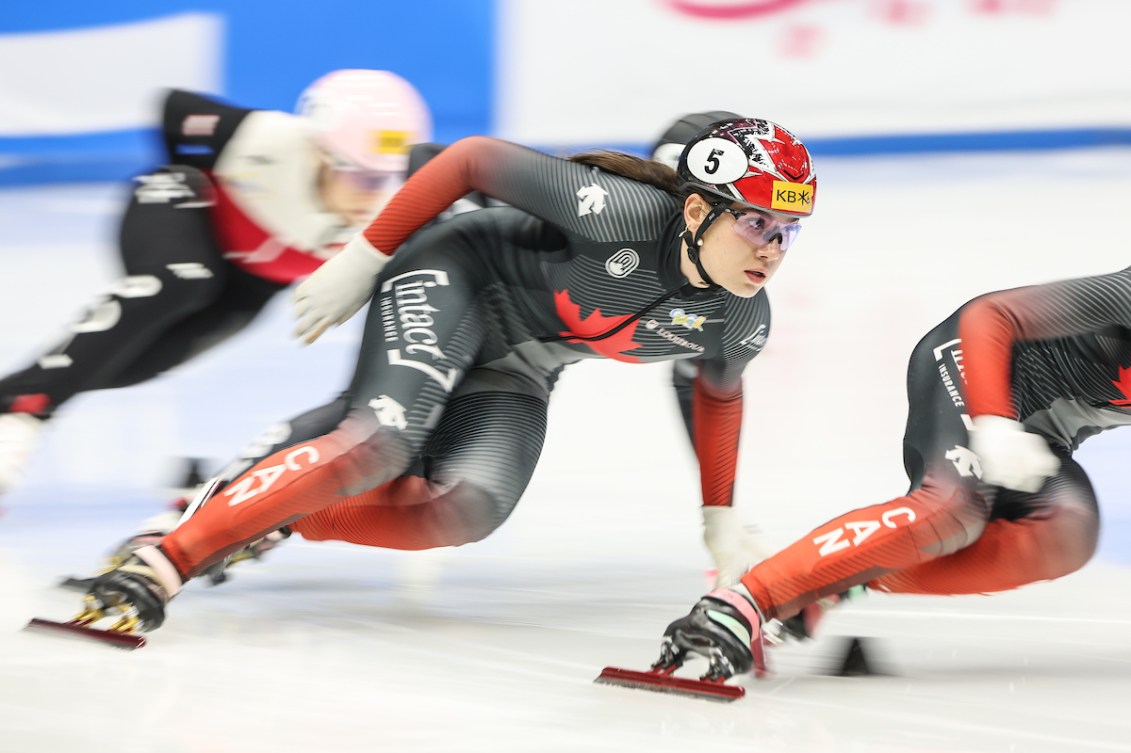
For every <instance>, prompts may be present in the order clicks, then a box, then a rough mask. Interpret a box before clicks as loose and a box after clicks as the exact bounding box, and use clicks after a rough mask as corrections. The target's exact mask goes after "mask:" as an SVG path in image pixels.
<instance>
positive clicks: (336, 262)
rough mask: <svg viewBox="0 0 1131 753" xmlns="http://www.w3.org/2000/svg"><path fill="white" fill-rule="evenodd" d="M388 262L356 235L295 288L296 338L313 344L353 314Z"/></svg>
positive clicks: (370, 294)
mask: <svg viewBox="0 0 1131 753" xmlns="http://www.w3.org/2000/svg"><path fill="white" fill-rule="evenodd" d="M388 261H389V257H388V256H386V255H385V254H383V253H381V252H380V251H378V250H377V249H375V248H373V246H372V244H370V243H369V241H368V240H366V239H365V236H364V235H362V234H360V233H359V234H358V235H355V236H354V237H353V239H352V240H350V242H349V243H347V244H346V245H345V247H344V248H343V249H342V250H341V251H339V252H338V253H337V254H335V255H334V256H333V257H331V258H330V259H329V260H328V261H327V262H326V263H325V264H323V265H322V266H321V267H319V268H318V269H316V270H314V273H313V274H311V275H310V277H307V278H306V280H304V281H303V282H302V283H301V284H300V285H299V286H298V287H296V288H295V292H294V313H295V319H297V320H298V321H297V323H296V325H295V331H294V335H295V337H298V338H301V339H302V340H303V342H305V343H308V344H309V343H312V342H314V341H315V340H317V339H318V338H319V337H320V336H321V335H322V333H323V332H325V331H326V330H328V329H329V328H330V327H332V326H334V325H337V324H342V323H344V322H346V321H347V320H348V319H349V318H350V317H351V316H353V315H354V314H356V313H357V311H358V309H360V308H361V307H362V306H364V305H365V302H366V301H368V300H369V299H370V297H371V296H372V295H373V288H374V286H375V285H376V284H377V275H378V273H379V272H380V271H381V269H382V268H383V267H384V266H385V264H386V262H388Z"/></svg>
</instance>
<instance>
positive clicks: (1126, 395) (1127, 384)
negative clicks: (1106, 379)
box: [1111, 366, 1131, 408]
mask: <svg viewBox="0 0 1131 753" xmlns="http://www.w3.org/2000/svg"><path fill="white" fill-rule="evenodd" d="M1111 383H1112V384H1114V385H1115V388H1116V389H1117V390H1119V391H1120V392H1121V393H1123V399H1122V400H1112V401H1111V404H1112V405H1118V406H1120V407H1123V408H1126V407H1129V406H1131V366H1129V367H1123V366H1120V367H1119V379H1118V380H1115V379H1113V380H1112V382H1111Z"/></svg>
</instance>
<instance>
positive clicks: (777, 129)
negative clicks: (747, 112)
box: [678, 118, 817, 216]
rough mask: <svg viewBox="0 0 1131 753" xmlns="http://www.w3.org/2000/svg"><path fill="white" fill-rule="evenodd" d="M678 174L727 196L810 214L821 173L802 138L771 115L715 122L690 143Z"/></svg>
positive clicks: (727, 198)
mask: <svg viewBox="0 0 1131 753" xmlns="http://www.w3.org/2000/svg"><path fill="white" fill-rule="evenodd" d="M678 172H679V176H680V177H681V178H682V179H683V180H684V181H686V182H687V183H691V184H693V185H694V186H695V187H697V188H699V189H703V190H705V191H707V192H709V193H712V194H715V195H716V196H719V197H722V198H724V199H726V200H727V201H738V202H742V203H744V204H749V205H750V206H753V207H758V208H759V209H767V210H770V211H773V212H781V213H783V214H791V215H800V216H806V215H810V214H812V213H813V203H814V200H815V199H816V195H817V174H816V173H815V172H814V171H813V160H812V158H811V157H810V156H809V150H808V149H806V148H805V145H804V144H802V143H801V140H800V139H798V138H797V137H796V136H794V135H793V134H792V133H790V132H789V131H787V130H786V129H784V128H782V127H781V126H780V125H778V124H776V123H771V122H770V121H768V120H758V119H753V118H742V119H738V120H728V121H725V122H722V123H715V124H714V125H712V126H711V127H710V128H708V129H705V130H703V131H700V132H699V134H698V135H697V136H696V137H695V138H693V139H692V140H691V141H689V142H688V143H687V146H686V147H685V148H684V150H683V154H681V155H680V158H679V168H678Z"/></svg>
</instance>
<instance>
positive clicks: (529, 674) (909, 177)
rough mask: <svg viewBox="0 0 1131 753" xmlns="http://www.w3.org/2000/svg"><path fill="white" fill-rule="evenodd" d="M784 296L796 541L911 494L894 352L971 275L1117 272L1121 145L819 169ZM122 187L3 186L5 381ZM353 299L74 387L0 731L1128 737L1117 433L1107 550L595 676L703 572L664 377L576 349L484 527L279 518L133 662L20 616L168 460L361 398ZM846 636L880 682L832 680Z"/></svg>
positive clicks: (49, 334)
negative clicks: (334, 321) (334, 527)
mask: <svg viewBox="0 0 1131 753" xmlns="http://www.w3.org/2000/svg"><path fill="white" fill-rule="evenodd" d="M818 167H819V170H820V175H821V186H820V193H819V198H818V206H817V212H816V215H815V216H814V218H813V219H812V220H811V221H809V222H808V223H807V226H806V228H805V231H804V232H803V233H802V236H801V239H800V241H799V242H798V245H797V246H796V247H795V248H794V249H792V250H791V251H790V257H789V258H788V259H787V260H786V262H785V263H784V264H783V266H782V268H781V270H780V271H779V273H778V276H777V277H776V278H775V279H774V280H773V281H772V282H771V283H770V287H769V293H770V296H771V299H772V300H773V302H774V314H775V322H774V332H773V334H772V336H771V338H770V342H769V344H768V345H767V347H766V349H765V351H764V352H763V354H762V355H761V356H760V357H759V358H758V359H756V361H755V362H754V363H753V364H752V366H751V368H750V369H749V371H748V375H747V383H746V384H747V391H746V403H745V410H746V423H745V426H744V435H743V444H742V458H741V467H740V473H739V478H738V484H737V500H738V502H737V507H738V508H739V510H740V511H741V513H742V515H743V517H744V518H745V519H747V520H748V521H750V522H756V523H758V524H759V525H760V526H761V527H762V529H763V530H764V532H765V535H766V536H767V537H768V538H769V539H770V540H772V541H773V542H775V543H778V544H782V545H784V544H786V543H788V542H790V541H792V540H793V539H794V538H796V537H798V536H800V535H802V534H803V533H805V532H806V531H808V530H809V529H810V528H812V527H813V526H814V525H816V524H818V523H820V522H822V521H823V520H825V519H827V518H829V517H831V516H833V515H835V514H838V513H839V512H842V511H845V510H848V509H851V508H854V507H859V506H863V505H865V504H870V503H874V502H880V501H883V500H886V499H889V498H891V497H894V496H897V495H899V494H901V493H902V492H903V491H904V489H905V486H906V479H905V477H904V476H903V473H902V468H901V465H900V458H901V455H900V438H901V436H902V430H903V428H902V422H903V419H904V416H905V412H906V405H905V393H904V386H903V384H904V368H905V365H906V359H907V355H908V354H909V353H910V350H911V348H912V347H913V346H914V344H915V342H916V341H917V339H918V337H919V336H920V335H922V334H923V333H924V332H926V331H927V329H929V328H930V327H931V326H932V325H933V324H934V323H936V322H937V321H938V320H940V319H942V318H943V317H945V316H947V315H948V314H949V313H950V312H951V311H953V310H954V309H955V308H956V307H957V306H958V305H960V304H961V303H962V302H964V301H965V300H967V299H968V298H970V297H972V296H973V295H976V294H978V293H981V292H985V291H988V290H992V289H995V288H1000V287H1014V286H1018V285H1023V284H1027V283H1034V282H1041V281H1046V280H1051V279H1056V278H1061V277H1072V276H1081V275H1086V274H1093V273H1100V272H1106V271H1112V270H1115V269H1119V268H1122V267H1124V266H1127V265H1128V263H1131V258H1129V255H1128V251H1127V248H1128V246H1127V242H1126V240H1125V239H1126V238H1127V237H1129V236H1131V217H1129V216H1128V214H1127V212H1126V209H1125V207H1126V202H1127V197H1128V196H1131V151H1128V150H1084V151H1064V152H1034V153H1023V154H1013V155H1004V156H1003V155H991V156H986V155H959V156H931V157H916V158H886V159H868V160H864V159H829V160H824V161H822V162H820V163H819V164H818ZM122 191H123V188H122V187H121V186H105V185H98V186H69V187H51V188H35V189H28V188H24V189H7V190H4V191H2V192H0V317H3V321H4V322H5V324H4V326H3V327H0V368H2V369H4V370H8V369H13V368H16V367H19V366H22V365H23V364H24V362H25V361H26V360H27V359H29V358H31V357H33V355H34V354H35V353H36V352H37V350H38V349H39V348H41V347H42V346H43V345H45V344H47V343H49V342H50V341H51V340H52V339H53V338H56V337H58V336H59V333H61V332H62V329H63V327H64V326H65V325H66V323H67V322H68V321H70V320H72V319H73V318H74V317H75V315H76V314H77V313H78V311H79V310H80V308H81V307H82V305H84V304H85V303H86V302H87V301H88V300H89V299H90V298H91V297H92V296H93V295H94V294H96V293H98V292H99V291H100V290H103V289H105V288H106V287H107V286H108V285H109V284H110V282H111V281H112V279H113V277H114V276H115V275H116V269H115V266H114V257H113V255H112V246H113V235H114V225H115V222H116V217H117V212H118V210H119V207H120V206H121V201H122ZM359 323H360V322H359V321H354V322H350V323H349V324H347V325H346V326H345V327H343V328H341V329H340V330H338V331H336V332H335V333H333V335H332V336H329V337H327V338H324V340H323V341H320V342H319V343H317V344H315V345H314V346H311V347H309V348H300V347H299V346H297V345H295V344H294V343H293V342H292V341H290V340H289V339H288V333H289V331H290V323H289V318H288V309H287V305H286V301H284V300H283V299H282V298H280V299H279V300H277V301H275V302H274V303H273V305H272V306H271V307H270V309H269V310H268V311H267V312H266V314H265V316H264V317H263V318H262V319H261V320H260V321H258V322H257V323H256V324H255V325H254V326H253V327H252V328H251V329H250V330H249V331H247V332H245V333H243V334H242V335H241V336H239V337H237V338H236V339H234V340H232V341H230V342H229V343H226V344H225V345H223V346H221V347H220V348H218V349H216V350H215V351H213V352H212V353H210V354H208V355H206V356H204V357H202V358H201V359H198V360H197V361H195V362H194V363H192V364H190V365H188V366H186V367H184V368H181V369H178V370H176V371H174V372H172V373H170V374H168V375H166V376H165V377H163V378H161V379H158V380H155V381H153V382H151V383H149V384H146V385H141V386H139V387H136V388H132V389H129V390H120V391H117V392H107V393H97V394H90V395H84V396H81V397H79V398H77V399H76V400H74V401H73V402H72V403H70V404H69V405H68V406H67V407H66V409H65V410H64V411H63V413H62V414H61V415H60V416H59V418H58V420H56V421H55V422H54V423H53V425H52V426H51V427H50V429H49V432H48V434H47V436H46V437H45V442H44V444H43V446H42V447H41V448H40V451H39V452H38V453H37V454H36V456H35V460H34V462H33V463H32V466H31V468H30V472H29V478H28V479H27V482H26V483H25V484H24V485H23V486H21V487H19V488H18V489H17V490H15V491H14V492H12V493H11V494H9V495H8V496H7V497H5V498H4V499H2V500H0V504H2V505H3V506H4V508H5V512H4V515H3V516H2V517H0V753H8V752H9V751H11V752H12V753H40V752H47V751H49V752H54V751H59V752H60V753H63V752H66V753H71V752H72V751H77V750H92V751H110V752H112V753H134V752H135V751H136V752H138V753H141V752H143V751H144V752H146V753H150V752H151V751H161V752H162V753H228V752H231V753H259V752H260V751H262V752H263V753H289V752H290V751H335V752H336V753H352V752H353V751H373V750H385V751H445V752H448V751H476V752H478V751H483V752H484V753H511V752H512V751H513V752H518V751H522V752H523V753H527V752H533V751H555V752H556V751H563V752H564V751H570V752H573V751H648V752H653V751H655V752H659V753H662V752H665V751H673V752H675V751H679V752H681V753H682V752H684V751H688V750H696V749H703V750H707V749H710V750H742V751H782V753H840V752H843V753H889V752H890V753H952V752H953V753H958V752H963V753H1033V752H1041V753H1045V752H1046V751H1047V752H1049V753H1052V752H1053V751H1055V752H1056V753H1064V752H1065V751H1071V752H1072V753H1077V752H1085V751H1120V750H1131V717H1129V716H1128V715H1127V703H1128V699H1129V698H1131V599H1128V598H1127V588H1128V583H1129V577H1128V576H1129V575H1131V572H1129V568H1131V549H1129V546H1131V500H1129V499H1128V491H1129V486H1131V485H1129V484H1128V482H1127V480H1126V479H1127V473H1126V468H1127V456H1128V449H1129V448H1131V432H1125V433H1124V432H1111V433H1109V434H1107V435H1102V436H1100V437H1097V438H1094V439H1092V440H1089V442H1088V443H1087V444H1086V445H1085V446H1084V447H1083V448H1082V449H1081V451H1080V452H1079V453H1078V455H1077V457H1078V459H1079V460H1080V461H1081V463H1082V464H1083V465H1084V467H1085V468H1086V469H1088V470H1089V472H1090V473H1091V476H1092V480H1093V482H1094V484H1095V486H1096V489H1097V492H1098V494H1099V497H1100V504H1101V508H1102V511H1103V513H1104V516H1105V527H1104V531H1103V534H1102V541H1101V547H1100V552H1099V554H1098V555H1097V557H1096V558H1095V560H1093V562H1092V563H1090V564H1089V565H1088V566H1086V567H1085V568H1084V569H1083V570H1082V571H1080V572H1078V573H1076V574H1073V575H1071V576H1069V577H1066V578H1064V579H1062V580H1060V581H1058V582H1055V583H1046V584H1038V585H1034V586H1030V587H1027V588H1024V589H1021V590H1018V591H1015V592H1011V593H1007V594H999V595H996V596H992V597H960V598H926V597H915V598H909V597H896V596H885V595H870V596H869V597H867V598H866V599H864V600H862V601H859V602H853V603H850V604H849V605H847V606H846V607H845V608H843V609H842V610H840V611H838V612H835V613H833V614H832V615H831V616H830V618H829V619H828V620H827V622H826V623H825V624H824V626H823V632H822V634H821V636H820V638H819V640H817V641H814V642H812V643H810V644H808V645H805V646H793V647H788V648H784V649H780V650H775V651H774V652H773V654H772V657H771V662H772V664H773V668H774V670H775V673H774V675H773V676H772V678H770V679H767V680H761V681H755V680H753V679H752V678H744V679H743V680H742V683H743V684H744V685H745V686H746V688H747V696H746V697H745V698H744V699H742V700H740V701H738V702H736V703H733V704H716V703H709V702H706V701H700V700H695V699H687V698H679V697H674V696H665V695H658V694H651V693H645V692H642V691H632V690H625V689H621V688H611V687H606V686H598V685H594V684H592V679H593V677H595V676H596V674H597V673H598V672H599V671H600V669H601V668H602V667H603V666H605V665H609V664H612V665H619V666H626V667H634V668H644V667H646V666H647V664H648V663H649V662H651V661H652V660H653V659H654V658H655V655H656V651H657V646H658V639H659V636H660V635H661V634H662V632H663V629H664V627H665V626H666V625H667V624H668V622H670V621H671V620H672V619H675V618H676V617H679V616H681V615H683V614H685V613H686V612H687V610H688V609H689V608H690V606H691V605H692V604H693V603H694V602H695V600H696V599H697V598H698V596H699V595H701V593H703V592H704V590H706V586H705V580H704V569H705V568H706V567H707V565H708V561H707V555H706V553H705V551H704V550H703V548H702V546H701V544H700V541H699V518H698V510H697V506H698V498H697V495H698V482H697V478H696V472H695V467H694V464H693V462H692V456H691V454H690V452H689V450H688V447H687V446H686V438H685V436H684V434H683V429H682V427H681V426H680V425H679V423H678V418H677V414H676V409H675V405H674V399H673V397H672V396H671V394H670V388H669V387H668V386H667V369H666V368H665V367H662V366H659V367H653V366H629V365H625V364H616V363H605V362H593V363H582V364H579V365H577V366H575V367H572V368H571V369H569V370H567V371H566V373H565V374H564V376H563V378H562V380H561V382H560V386H559V388H558V390H557V394H556V395H555V399H554V402H553V403H552V405H551V412H550V432H549V437H548V440H547V444H546V447H545V451H544V453H543V456H542V462H541V465H540V466H539V469H538V471H537V473H536V474H535V477H534V480H533V482H532V484H531V486H530V488H529V490H528V492H527V494H526V497H525V498H524V499H523V501H522V502H521V503H520V504H519V506H518V509H517V510H516V512H515V513H514V515H513V516H512V517H511V519H510V520H508V521H507V523H506V524H504V525H503V527H502V528H501V529H500V530H499V531H497V532H496V533H495V534H494V535H493V536H491V537H490V538H488V539H487V540H485V541H483V542H480V543H477V544H471V545H468V546H465V547H460V548H458V549H452V550H439V551H436V552H425V553H413V552H390V551H380V550H371V549H364V548H361V547H355V546H351V545H344V544H314V543H306V542H302V541H299V540H295V539H292V540H290V541H288V542H286V543H285V544H284V545H283V547H282V548H280V549H278V550H276V551H274V552H271V553H270V554H269V555H268V556H267V558H265V559H264V560H263V561H261V562H256V563H245V564H242V565H240V566H238V567H237V568H235V569H234V570H233V578H232V580H231V581H230V582H229V583H226V584H224V585H222V586H218V587H214V588H209V587H206V586H204V585H202V584H201V583H193V584H192V585H190V586H189V587H188V588H187V589H186V590H185V592H184V593H183V594H182V595H180V596H178V598H177V599H176V601H174V602H173V603H172V605H171V607H170V611H169V619H168V622H167V623H166V625H165V627H163V628H162V629H161V630H159V631H157V632H156V633H154V634H153V635H152V636H151V638H150V645H149V646H147V647H146V648H144V649H143V650H141V651H136V652H132V653H128V652H121V651H116V650H114V649H110V648H105V647H102V646H97V645H89V644H84V643H78V642H74V641H67V640H59V639H52V638H49V637H44V636H40V635H33V634H28V633H24V632H20V630H19V628H20V627H21V626H22V625H23V624H24V623H25V622H26V621H27V619H28V618H30V617H32V616H37V615H38V616H44V617H51V618H66V617H69V616H70V615H71V614H72V613H73V612H74V611H75V609H76V607H77V604H78V599H77V596H76V595H75V594H73V593H70V592H66V591H62V590H60V589H58V588H55V587H54V583H55V582H56V581H57V579H58V578H59V577H60V576H63V575H67V574H73V573H83V574H85V573H87V572H89V571H90V570H91V569H92V568H93V567H94V566H96V565H97V564H98V562H99V559H100V557H101V556H102V555H103V554H104V553H105V552H106V550H107V549H108V548H109V547H110V546H111V545H112V544H114V543H115V542H116V541H117V540H118V539H120V538H121V537H122V536H124V535H126V534H127V533H129V532H130V531H131V530H132V528H133V527H134V526H135V525H136V524H137V523H138V521H140V520H141V519H142V518H145V517H147V516H148V515H150V514H152V513H153V512H156V511H157V510H159V509H160V507H161V505H162V504H163V503H164V502H165V501H166V500H167V498H168V494H167V493H166V492H165V491H164V490H163V489H162V488H161V486H162V484H163V483H165V482H166V481H168V480H169V477H170V474H171V473H172V469H173V468H174V467H175V463H174V461H173V459H174V458H177V457H183V456H196V457H202V458H207V459H209V460H210V461H212V462H215V463H219V461H221V460H223V459H225V458H226V457H227V456H228V455H230V454H232V453H233V452H235V451H236V450H237V449H238V448H239V447H240V446H242V444H244V443H245V442H246V441H248V440H250V439H251V438H252V437H253V436H254V435H255V434H256V433H257V432H258V431H260V430H261V429H263V428H264V427H266V426H267V425H269V424H271V423H272V422H275V421H278V420H281V419H285V418H287V417H289V416H291V415H293V414H294V413H296V412H298V411H301V410H304V409H306V408H309V407H313V406H315V405H318V404H319V403H321V402H323V401H325V400H327V399H329V398H330V397H332V396H333V395H334V394H335V392H336V391H337V390H339V389H341V387H343V386H344V384H345V382H346V380H347V379H348V375H349V361H350V359H351V357H352V354H353V350H354V348H355V346H356V340H357V336H358V332H359V330H358V327H357V325H358V324H359ZM849 636H860V637H863V638H864V639H865V640H866V644H867V647H868V648H869V650H870V655H871V659H872V662H873V664H874V665H875V668H876V669H877V670H879V672H880V674H877V675H875V676H871V677H861V678H848V677H837V676H834V670H835V667H836V666H837V662H838V659H839V654H840V653H841V652H843V650H844V648H845V645H846V641H847V638H848V637H849Z"/></svg>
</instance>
